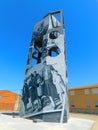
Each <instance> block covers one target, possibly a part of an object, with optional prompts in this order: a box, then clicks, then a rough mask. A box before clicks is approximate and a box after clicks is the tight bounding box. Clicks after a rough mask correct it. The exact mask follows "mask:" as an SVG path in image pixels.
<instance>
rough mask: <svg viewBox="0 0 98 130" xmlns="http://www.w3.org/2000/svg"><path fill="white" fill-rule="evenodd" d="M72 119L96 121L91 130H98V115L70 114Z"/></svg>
mask: <svg viewBox="0 0 98 130" xmlns="http://www.w3.org/2000/svg"><path fill="white" fill-rule="evenodd" d="M70 117H76V118H83V119H90V120H93V121H94V124H93V125H92V127H91V129H90V130H98V115H91V114H79V113H70Z"/></svg>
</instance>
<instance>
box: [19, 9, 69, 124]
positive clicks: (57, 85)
mask: <svg viewBox="0 0 98 130" xmlns="http://www.w3.org/2000/svg"><path fill="white" fill-rule="evenodd" d="M67 82H68V77H67V65H66V43H65V36H64V20H63V14H62V11H61V10H58V11H54V12H50V13H49V14H48V15H46V16H45V17H44V18H43V19H42V20H41V21H39V22H38V23H37V24H36V25H35V26H34V31H33V35H32V40H31V44H30V48H29V53H28V60H27V66H26V71H25V78H24V85H23V89H22V99H21V107H20V115H21V116H23V117H25V118H30V119H41V120H43V121H52V122H67V120H68V113H69V109H68V93H67Z"/></svg>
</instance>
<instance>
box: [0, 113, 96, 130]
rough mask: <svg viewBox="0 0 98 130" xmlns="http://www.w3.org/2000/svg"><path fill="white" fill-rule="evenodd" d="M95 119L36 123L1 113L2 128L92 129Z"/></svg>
mask: <svg viewBox="0 0 98 130" xmlns="http://www.w3.org/2000/svg"><path fill="white" fill-rule="evenodd" d="M93 123H94V121H93V120H88V119H82V118H76V117H70V118H69V121H68V123H63V124H60V123H44V122H40V123H34V122H33V121H32V120H27V119H22V118H18V117H17V118H13V117H11V116H6V115H2V114H0V130H90V128H91V127H92V125H93Z"/></svg>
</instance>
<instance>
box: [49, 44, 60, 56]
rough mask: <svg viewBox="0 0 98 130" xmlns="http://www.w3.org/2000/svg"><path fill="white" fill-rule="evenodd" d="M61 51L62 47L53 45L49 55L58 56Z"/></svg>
mask: <svg viewBox="0 0 98 130" xmlns="http://www.w3.org/2000/svg"><path fill="white" fill-rule="evenodd" d="M60 53H61V51H60V48H58V47H57V46H56V47H52V48H50V50H49V56H51V57H56V56H58V55H59V54H60Z"/></svg>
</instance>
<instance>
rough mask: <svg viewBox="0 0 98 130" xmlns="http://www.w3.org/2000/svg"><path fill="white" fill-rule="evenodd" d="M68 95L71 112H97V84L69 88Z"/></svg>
mask: <svg viewBox="0 0 98 130" xmlns="http://www.w3.org/2000/svg"><path fill="white" fill-rule="evenodd" d="M68 95H69V108H70V110H71V111H73V110H77V111H79V110H81V111H83V110H84V111H87V110H88V111H91V112H92V110H93V111H97V112H98V84H93V85H89V86H82V87H77V88H70V89H69V91H68Z"/></svg>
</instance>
